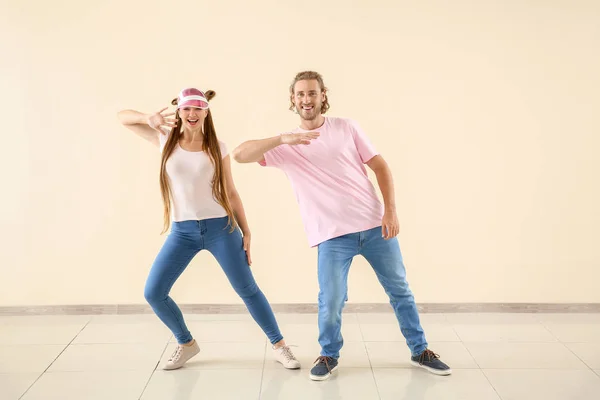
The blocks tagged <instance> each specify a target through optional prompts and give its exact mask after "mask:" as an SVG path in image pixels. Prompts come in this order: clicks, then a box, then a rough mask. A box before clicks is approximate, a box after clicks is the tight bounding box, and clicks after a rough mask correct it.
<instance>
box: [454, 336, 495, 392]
mask: <svg viewBox="0 0 600 400" xmlns="http://www.w3.org/2000/svg"><path fill="white" fill-rule="evenodd" d="M460 343H461V344H462V345H463V347H464V348H465V349H466V350H467V353H469V355H470V356H471V358H472V359H473V361H475V364H477V368H479V370H480V371H481V373H482V374H483V376H484V377H485V380H486V381H487V382H488V383H489V384H490V386H491V388H492V389H493V390H494V393H496V396H498V399H500V400H502V396H500V393H498V390H496V387H495V386H494V384H493V383H492V381H490V378H489V376H487V374H486V373H485V370H484V369H483V368H481V365H480V364H479V362H478V361H477V359H476V358H475V356H474V355H473V353H471V350H469V347H467V344H466V343H465V342H463V341H461V342H460Z"/></svg>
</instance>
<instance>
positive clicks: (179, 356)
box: [163, 340, 200, 371]
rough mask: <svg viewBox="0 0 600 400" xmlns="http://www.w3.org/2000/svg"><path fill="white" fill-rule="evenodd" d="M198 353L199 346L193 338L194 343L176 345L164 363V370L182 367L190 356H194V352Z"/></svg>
mask: <svg viewBox="0 0 600 400" xmlns="http://www.w3.org/2000/svg"><path fill="white" fill-rule="evenodd" d="M198 353H200V346H198V342H196V341H195V340H194V343H193V344H192V345H190V346H185V345H181V344H180V345H177V348H176V349H175V351H174V352H173V355H172V356H171V358H169V361H167V363H166V364H165V365H164V367H163V369H164V370H167V371H168V370H172V369H178V368H181V367H183V364H185V363H186V362H187V361H188V360H189V359H190V358H192V357H194V356H195V355H196V354H198Z"/></svg>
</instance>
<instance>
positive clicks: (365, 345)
mask: <svg viewBox="0 0 600 400" xmlns="http://www.w3.org/2000/svg"><path fill="white" fill-rule="evenodd" d="M356 319H357V321H358V330H359V331H360V336H361V337H362V339H363V340H362V342H361V343H362V344H363V346H364V348H365V353H367V360H369V367H370V368H371V375H372V376H373V382H375V389H377V396H378V397H379V400H381V393H380V392H379V385H378V384H377V378H376V377H375V370H374V369H373V363H372V362H371V356H370V355H369V349H367V343H368V342H366V341H365V337H364V335H363V331H362V326H361V323H360V320H359V318H358V316H357V317H356Z"/></svg>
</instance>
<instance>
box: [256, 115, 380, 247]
mask: <svg viewBox="0 0 600 400" xmlns="http://www.w3.org/2000/svg"><path fill="white" fill-rule="evenodd" d="M312 131H316V132H319V133H320V134H321V135H320V136H319V138H318V139H316V140H313V141H312V142H311V144H309V145H296V146H291V145H287V144H284V145H281V146H278V147H276V148H274V149H272V150H270V151H268V152H267V153H265V162H261V165H263V166H270V167H277V168H279V169H281V170H283V172H285V174H286V175H287V177H288V179H289V180H290V182H291V184H292V188H293V189H294V192H295V194H296V200H297V201H298V205H299V206H300V214H301V216H302V220H303V222H304V230H305V232H306V234H307V236H308V241H309V244H310V246H311V247H314V246H317V245H318V244H320V243H322V242H324V241H326V240H329V239H332V238H335V237H338V236H342V235H346V234H349V233H355V232H361V231H364V230H368V229H372V228H375V227H378V226H381V219H382V218H383V209H384V208H383V204H381V202H380V201H379V199H378V197H377V194H376V192H375V187H374V186H373V184H372V183H371V181H370V180H369V177H368V175H367V170H366V168H365V166H364V164H365V163H367V162H368V161H369V160H371V159H372V158H373V157H375V156H376V155H378V154H379V153H378V152H377V151H376V150H375V148H374V146H373V144H372V143H371V142H370V141H369V139H368V138H367V136H366V135H365V133H364V132H363V130H362V129H361V128H360V126H358V124H357V123H356V122H355V121H353V120H351V119H346V118H335V117H326V118H325V123H324V124H323V126H321V127H320V128H318V129H313V130H312ZM301 132H310V131H307V130H304V129H301V128H296V129H295V130H293V131H292V132H287V133H283V134H284V135H285V134H290V133H301Z"/></svg>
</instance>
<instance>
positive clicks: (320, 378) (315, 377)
mask: <svg viewBox="0 0 600 400" xmlns="http://www.w3.org/2000/svg"><path fill="white" fill-rule="evenodd" d="M337 368H338V366H337V365H336V366H335V367H333V368H332V369H331V372H329V373H328V374H327V375H313V374H310V379H311V380H313V381H326V380H327V379H329V378H330V377H331V375H332V374H333V373H334V372H335V371H337Z"/></svg>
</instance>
